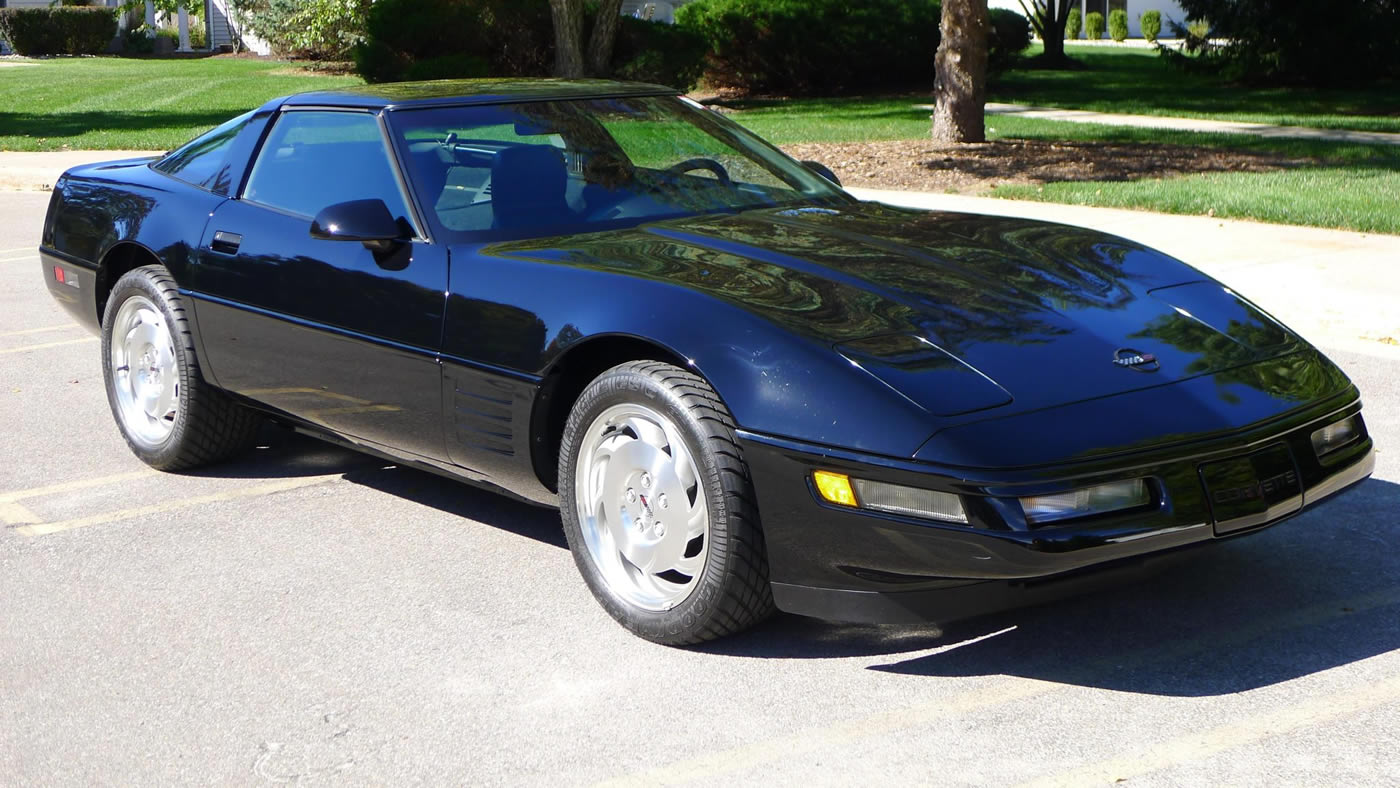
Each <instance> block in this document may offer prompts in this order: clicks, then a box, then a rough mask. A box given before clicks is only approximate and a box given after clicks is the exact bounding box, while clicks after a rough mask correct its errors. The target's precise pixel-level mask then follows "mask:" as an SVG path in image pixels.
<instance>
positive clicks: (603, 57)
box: [588, 0, 622, 77]
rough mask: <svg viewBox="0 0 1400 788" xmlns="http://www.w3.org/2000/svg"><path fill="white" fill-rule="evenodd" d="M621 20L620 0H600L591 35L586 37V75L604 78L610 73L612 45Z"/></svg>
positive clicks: (615, 39)
mask: <svg viewBox="0 0 1400 788" xmlns="http://www.w3.org/2000/svg"><path fill="white" fill-rule="evenodd" d="M621 18H622V0H601V2H599V3H598V17H597V18H596V19H594V20H593V33H592V34H591V35H589V37H588V73H589V74H591V75H592V76H595V77H606V76H608V75H610V74H611V73H612V56H613V44H614V43H615V42H616V41H617V28H618V24H619V20H620V19H621Z"/></svg>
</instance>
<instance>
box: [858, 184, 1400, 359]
mask: <svg viewBox="0 0 1400 788" xmlns="http://www.w3.org/2000/svg"><path fill="white" fill-rule="evenodd" d="M847 191H849V192H850V193H851V194H853V195H855V196H856V197H859V198H860V199H862V200H874V201H877V202H884V203H888V204H890V205H902V206H906V207H910V208H923V209H925V210H940V211H964V212H968V213H986V214H995V215H1000V216H1020V217H1025V218H1029V219H1040V220H1043V221H1051V222H1060V223H1062V224H1073V225H1078V226H1081V227H1092V228H1094V229H1096V230H1102V231H1104V232H1108V233H1113V234H1114V235H1119V236H1123V237H1124V238H1130V239H1132V240H1134V241H1138V242H1140V243H1143V244H1145V245H1147V246H1151V247H1153V248H1155V249H1160V250H1161V251H1163V252H1166V253H1167V254H1170V255H1172V256H1173V257H1176V258H1178V259H1181V260H1184V261H1186V262H1187V263H1190V264H1191V265H1193V266H1195V267H1197V268H1199V269H1201V270H1202V271H1204V272H1205V273H1207V274H1209V275H1210V276H1212V277H1214V278H1216V279H1219V280H1220V281H1221V282H1224V283H1225V284H1226V285H1228V286H1230V287H1233V288H1236V289H1238V290H1239V291H1240V292H1241V293H1243V294H1245V295H1246V296H1247V297H1249V298H1250V299H1251V300H1253V301H1254V302H1256V303H1258V304H1259V305H1260V306H1262V307H1263V308H1264V309H1266V310H1268V311H1269V312H1270V313H1272V314H1273V315H1274V316H1275V317H1277V318H1278V319H1280V320H1282V321H1283V322H1284V323H1287V324H1288V325H1289V326H1290V327H1291V328H1293V329H1294V330H1295V331H1297V332H1298V333H1300V334H1302V335H1303V336H1304V337H1307V338H1308V339H1310V340H1312V341H1314V342H1317V343H1319V344H1322V345H1325V346H1327V347H1340V348H1344V349H1347V350H1354V351H1358V352H1363V353H1370V354H1372V355H1383V356H1385V357H1387V358H1400V236H1396V235H1377V234H1372V233H1354V232H1347V231H1344V230H1324V229H1319V228H1316V227H1293V226H1289V225H1277V224H1263V223H1261V222H1247V221H1233V220H1223V219H1214V218H1209V217H1205V216H1175V215H1171V214H1161V213H1149V212H1147V211H1125V210H1119V209H1115V208H1087V207H1084V206H1080V205H1058V204H1055V203H1042V202H1029V201H1021V200H998V199H995V198H990V197H965V196H962V195H957V194H928V193H923V192H898V191H881V190H876V189H848V190H847Z"/></svg>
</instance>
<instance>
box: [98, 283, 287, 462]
mask: <svg viewBox="0 0 1400 788" xmlns="http://www.w3.org/2000/svg"><path fill="white" fill-rule="evenodd" d="M137 296H141V297H144V298H145V299H147V300H149V301H150V302H151V303H152V304H153V305H155V307H156V308H157V309H158V310H159V311H160V313H161V316H162V318H163V319H164V321H165V325H166V326H167V327H168V328H169V331H170V335H171V339H172V347H173V348H174V351H175V352H174V359H175V367H176V370H175V377H176V380H177V381H178V389H177V394H176V397H175V404H174V412H175V416H174V424H173V427H172V428H171V429H170V432H169V434H168V435H167V436H165V438H164V439H163V440H160V441H158V442H154V443H151V442H149V441H144V440H142V439H140V438H138V437H135V436H133V434H132V433H131V431H130V430H129V428H128V425H127V424H126V422H125V421H123V418H122V413H121V409H120V405H119V402H118V397H117V390H116V384H115V382H114V375H113V372H114V371H113V368H112V334H113V326H114V323H115V320H116V316H117V314H118V313H119V311H120V310H121V307H122V304H124V303H125V302H126V301H127V300H129V299H131V298H133V297H137ZM186 315H187V312H186V310H185V304H184V299H182V298H181V297H180V292H179V290H178V288H177V287H176V285H175V280H174V279H172V278H171V276H170V272H169V271H166V270H165V268H164V267H163V266H160V265H146V266H142V267H140V268H135V269H132V270H131V271H128V272H127V273H126V274H125V275H123V276H122V277H121V278H120V279H118V280H117V283H116V285H115V286H114V287H113V288H112V292H111V293H110V295H109V296H108V298H107V308H106V311H105V312H104V313H103V316H102V378H103V382H104V384H105V388H106V390H107V403H108V405H110V406H111V408H112V417H113V418H114V419H115V420H116V422H117V427H118V429H120V430H121V433H122V437H123V438H124V439H125V440H126V445H127V446H129V447H130V448H131V451H132V453H133V454H135V455H136V456H137V457H139V458H140V459H141V461H142V462H144V463H146V464H147V465H149V466H151V467H152V468H156V469H159V470H162V471H179V470H188V469H191V468H197V467H199V466H201V465H208V464H210V463H214V462H218V461H220V460H223V459H226V458H227V457H229V456H231V455H233V454H235V453H237V452H239V451H242V450H244V449H246V448H248V447H249V446H250V445H251V444H252V442H253V439H254V437H255V436H256V435H257V433H258V428H259V427H260V426H261V424H262V421H263V419H262V417H261V416H259V415H258V414H257V413H256V412H254V411H252V410H250V409H249V408H247V407H244V406H243V405H240V404H239V403H237V402H235V401H234V400H233V399H232V398H231V397H229V395H228V394H226V393H224V392H223V391H220V390H219V389H216V388H214V387H213V386H211V385H209V384H208V383H206V382H205V381H204V378H203V377H202V375H201V374H200V370H199V360H198V359H197V358H196V356H195V349H194V340H193V337H192V335H191V334H190V327H189V322H188V320H187V318H186ZM148 443H149V444H150V445H148Z"/></svg>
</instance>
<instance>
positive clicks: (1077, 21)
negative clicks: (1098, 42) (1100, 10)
mask: <svg viewBox="0 0 1400 788" xmlns="http://www.w3.org/2000/svg"><path fill="white" fill-rule="evenodd" d="M1083 29H1084V15H1083V14H1081V13H1080V12H1079V9H1078V8H1071V9H1070V10H1069V16H1068V17H1066V18H1065V38H1068V39H1070V40H1075V39H1077V38H1079V31H1081V30H1083Z"/></svg>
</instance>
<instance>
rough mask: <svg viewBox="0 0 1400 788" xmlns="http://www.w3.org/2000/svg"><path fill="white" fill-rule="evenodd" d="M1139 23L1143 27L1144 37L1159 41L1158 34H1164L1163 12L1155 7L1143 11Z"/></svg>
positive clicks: (1154, 41)
mask: <svg viewBox="0 0 1400 788" xmlns="http://www.w3.org/2000/svg"><path fill="white" fill-rule="evenodd" d="M1138 25H1139V26H1140V27H1142V37H1143V38H1145V39H1147V40H1148V41H1151V42H1152V43H1154V44H1155V43H1157V36H1160V35H1161V34H1162V12H1160V11H1158V10H1156V9H1153V10H1151V11H1143V12H1142V17H1141V18H1139V19H1138Z"/></svg>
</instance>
